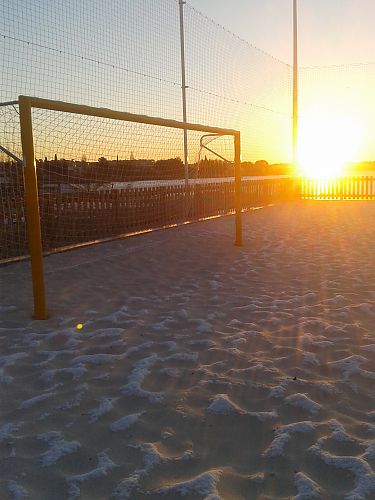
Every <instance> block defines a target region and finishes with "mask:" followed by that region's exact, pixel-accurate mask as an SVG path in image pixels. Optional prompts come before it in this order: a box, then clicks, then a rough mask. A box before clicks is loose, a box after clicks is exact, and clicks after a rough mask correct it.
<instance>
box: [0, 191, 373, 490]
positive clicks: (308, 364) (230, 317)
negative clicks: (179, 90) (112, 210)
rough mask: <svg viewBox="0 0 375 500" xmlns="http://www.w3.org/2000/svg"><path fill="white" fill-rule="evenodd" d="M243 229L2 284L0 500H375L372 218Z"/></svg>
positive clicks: (272, 217)
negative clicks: (44, 313)
mask: <svg viewBox="0 0 375 500" xmlns="http://www.w3.org/2000/svg"><path fill="white" fill-rule="evenodd" d="M244 223H245V224H244V240H245V245H244V246H243V247H242V248H238V247H235V246H233V244H232V243H233V242H232V235H233V226H234V221H233V217H226V218H222V219H215V220H211V221H206V222H203V223H198V224H192V225H189V226H182V227H179V228H175V229H170V230H165V231H159V232H154V233H150V234H146V235H142V236H137V237H134V238H129V239H126V240H122V241H116V242H113V243H107V244H103V245H98V246H95V247H91V248H86V249H81V250H76V251H72V252H68V253H65V254H57V255H54V256H51V257H48V258H47V259H46V260H45V265H46V278H47V289H48V299H49V308H50V312H51V318H50V319H49V320H47V321H46V322H35V321H33V320H31V319H30V314H31V303H32V302H31V290H30V276H29V267H28V264H27V263H20V264H16V265H12V266H8V267H3V268H0V280H1V283H0V294H1V295H0V298H1V300H0V303H1V304H3V306H2V308H1V314H0V345H1V355H0V367H1V371H0V377H1V380H0V381H1V390H2V396H1V407H0V414H1V422H2V424H1V426H0V441H1V444H0V449H1V458H2V469H1V476H2V479H3V482H2V483H1V485H0V497H1V498H26V495H27V494H28V495H29V498H32V499H41V498H43V499H44V498H45V499H52V498H53V499H54V500H58V499H67V498H70V499H73V498H79V497H80V495H81V498H87V499H103V498H122V499H124V498H131V499H140V498H145V497H146V494H147V495H148V496H147V498H165V499H176V498H180V497H184V498H189V499H198V498H199V499H204V498H205V499H212V500H213V499H214V498H215V499H216V498H223V499H229V498H230V499H244V498H246V499H250V498H281V497H282V498H299V499H302V498H311V499H312V498H333V499H338V498H347V499H353V500H354V499H356V500H357V499H370V498H374V496H375V474H374V472H373V469H372V466H374V465H375V448H374V438H375V412H374V391H373V388H374V379H375V366H374V360H375V339H374V321H375V267H374V250H375V246H374V245H375V243H374V231H375V205H374V204H370V203H366V202H353V203H350V202H348V203H346V202H342V203H340V204H336V203H332V202H320V203H317V202H308V201H305V202H300V203H285V204H283V205H279V206H274V207H268V208H265V209H263V210H257V211H252V212H249V213H247V214H245V215H244ZM11 495H14V496H11ZM16 495H18V496H16Z"/></svg>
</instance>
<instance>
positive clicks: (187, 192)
mask: <svg viewBox="0 0 375 500" xmlns="http://www.w3.org/2000/svg"><path fill="white" fill-rule="evenodd" d="M8 112H9V110H7V112H6V113H5V115H6V118H7V119H8V120H9V116H7V115H8ZM15 116H16V117H18V114H17V113H15ZM12 117H13V118H14V116H13V115H12ZM32 121H33V136H34V146H35V156H36V170H37V179H38V190H39V205H40V220H41V229H42V243H43V250H44V251H45V252H48V251H52V250H55V249H61V248H62V247H66V246H74V245H77V244H79V243H86V242H91V241H95V240H102V239H106V238H113V237H116V236H120V235H124V234H129V233H133V232H138V231H144V230H147V229H152V228H158V227H163V226H166V225H171V224H177V223H180V222H182V221H188V220H197V219H200V218H203V217H208V216H211V215H219V214H223V213H229V212H230V211H232V210H233V208H234V187H233V175H234V164H233V161H234V139H233V136H228V135H215V136H207V135H206V134H204V133H203V132H196V131H191V130H190V131H188V145H189V152H190V161H189V165H188V184H186V175H185V174H186V172H185V167H184V164H183V161H182V160H181V156H182V155H183V151H184V148H183V140H184V139H183V137H184V132H183V130H181V129H176V128H167V127H163V126H156V125H147V124H142V123H134V122H126V121H119V120H111V119H107V118H99V117H93V116H86V115H78V114H72V113H66V112H57V111H50V110H43V109H33V111H32ZM208 144H209V146H210V147H209V148H208V147H207V145H208ZM10 146H12V145H11V144H10ZM16 147H18V145H16V144H13V148H14V149H16ZM3 160H4V159H3ZM2 166H3V171H4V183H3V184H2V186H3V187H2V189H3V191H2V199H4V200H6V201H7V203H8V205H4V206H3V207H2V220H3V221H5V225H4V224H3V227H2V235H1V237H2V241H5V242H7V244H5V245H3V246H2V250H1V258H2V259H6V258H11V257H14V256H18V255H24V254H25V253H27V239H26V221H25V213H24V192H23V178H22V166H20V165H18V164H16V163H15V162H9V161H3V162H2ZM218 178H219V179H218ZM10 202H11V203H12V205H9V203H10ZM16 233H17V234H16Z"/></svg>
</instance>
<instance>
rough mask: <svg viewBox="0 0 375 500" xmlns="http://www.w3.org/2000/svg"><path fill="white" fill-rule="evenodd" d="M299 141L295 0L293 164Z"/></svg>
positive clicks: (295, 14) (294, 7) (295, 16)
mask: <svg viewBox="0 0 375 500" xmlns="http://www.w3.org/2000/svg"><path fill="white" fill-rule="evenodd" d="M297 143H298V21H297V0H293V165H294V167H296V166H297Z"/></svg>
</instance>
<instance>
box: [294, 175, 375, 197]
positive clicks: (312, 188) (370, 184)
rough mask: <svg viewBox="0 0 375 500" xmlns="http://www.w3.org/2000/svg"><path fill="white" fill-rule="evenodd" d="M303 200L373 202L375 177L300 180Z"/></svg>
mask: <svg viewBox="0 0 375 500" xmlns="http://www.w3.org/2000/svg"><path fill="white" fill-rule="evenodd" d="M301 197H302V199H303V200H375V176H357V177H341V178H336V179H302V181H301Z"/></svg>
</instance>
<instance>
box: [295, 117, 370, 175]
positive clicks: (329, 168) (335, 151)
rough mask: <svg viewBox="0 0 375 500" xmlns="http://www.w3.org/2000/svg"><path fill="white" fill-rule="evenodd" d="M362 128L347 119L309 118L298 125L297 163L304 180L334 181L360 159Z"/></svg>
mask: <svg viewBox="0 0 375 500" xmlns="http://www.w3.org/2000/svg"><path fill="white" fill-rule="evenodd" d="M360 135H361V134H360V128H359V126H358V124H357V123H356V122H355V121H354V120H352V119H349V118H347V117H340V116H332V115H322V114H319V115H310V116H309V117H306V118H305V119H301V120H300V123H299V138H298V146H297V160H298V164H299V169H300V172H301V174H302V175H303V176H305V177H313V178H321V179H327V178H333V177H336V176H339V175H340V174H342V173H343V170H344V168H345V166H346V164H347V163H349V162H351V161H355V160H356V159H357V155H358V150H359V143H360Z"/></svg>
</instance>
